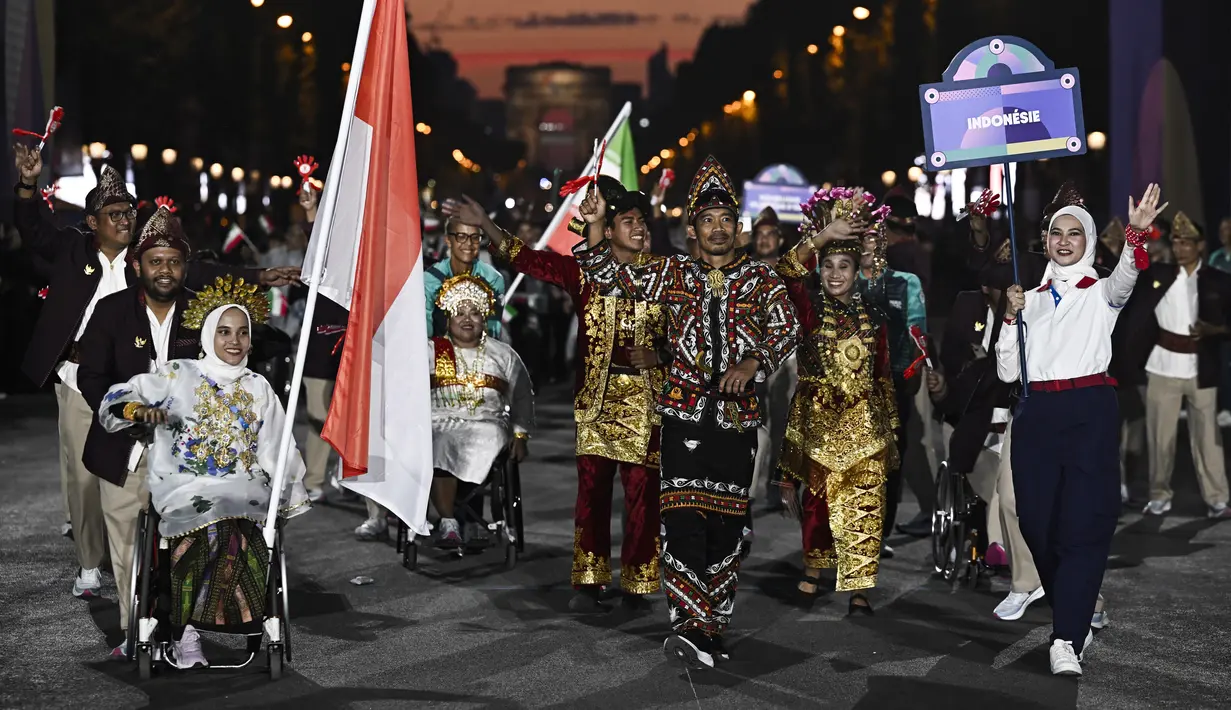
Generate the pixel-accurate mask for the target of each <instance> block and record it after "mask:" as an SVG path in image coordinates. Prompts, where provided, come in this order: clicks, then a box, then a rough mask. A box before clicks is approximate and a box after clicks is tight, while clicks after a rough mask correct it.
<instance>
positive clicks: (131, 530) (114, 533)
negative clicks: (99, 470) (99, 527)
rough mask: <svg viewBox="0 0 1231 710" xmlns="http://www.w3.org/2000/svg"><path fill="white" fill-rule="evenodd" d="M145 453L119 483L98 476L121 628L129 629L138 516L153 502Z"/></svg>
mask: <svg viewBox="0 0 1231 710" xmlns="http://www.w3.org/2000/svg"><path fill="white" fill-rule="evenodd" d="M147 459H148V457H147V456H142V457H141V462H140V463H139V464H137V470H136V471H131V472H129V474H128V475H127V476H125V477H124V485H122V486H117V485H115V484H114V483H108V482H107V481H104V480H102V479H99V481H98V485H99V487H100V490H99V493H100V497H101V499H102V508H103V517H104V518H105V519H106V521H107V544H108V545H110V547H111V568H112V569H113V570H115V586H116V590H117V592H118V593H117V595H116V603H117V604H118V605H119V607H120V628H122V629H124V630H125V632H127V630H128V611H129V606H130V605H131V603H132V593H133V590H132V572H133V567H132V566H133V549H134V547H135V545H136V541H137V515H138V514H139V513H140V512H141V509H142V508H144V507H145V506H146V505H148V504H149V502H150V492H149V487H148V476H147V469H146V461H147Z"/></svg>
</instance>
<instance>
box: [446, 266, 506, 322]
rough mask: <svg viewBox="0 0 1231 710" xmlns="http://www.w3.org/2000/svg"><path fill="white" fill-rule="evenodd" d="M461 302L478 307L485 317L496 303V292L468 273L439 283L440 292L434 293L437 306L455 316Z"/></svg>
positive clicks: (490, 312)
mask: <svg viewBox="0 0 1231 710" xmlns="http://www.w3.org/2000/svg"><path fill="white" fill-rule="evenodd" d="M463 303H470V304H473V305H474V306H476V307H478V309H479V310H480V311H482V313H483V316H484V317H485V318H486V317H487V316H489V315H491V314H492V309H493V308H494V307H495V305H496V294H495V293H494V292H493V291H492V287H491V286H488V285H487V283H486V282H485V281H483V279H480V278H478V277H477V276H471V275H470V274H461V275H459V276H454V277H452V278H450V279H448V280H447V281H445V282H444V283H443V284H441V286H440V293H438V294H436V306H437V307H438V308H440V309H441V310H442V311H444V312H445V313H448V314H449V315H451V316H455V315H457V312H458V310H459V309H460V308H461V306H462V304H463Z"/></svg>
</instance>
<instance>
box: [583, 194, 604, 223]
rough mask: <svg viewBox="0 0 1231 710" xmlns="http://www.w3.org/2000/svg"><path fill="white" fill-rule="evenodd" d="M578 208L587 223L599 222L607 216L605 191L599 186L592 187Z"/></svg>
mask: <svg viewBox="0 0 1231 710" xmlns="http://www.w3.org/2000/svg"><path fill="white" fill-rule="evenodd" d="M577 210H578V211H579V212H581V218H582V219H584V220H585V221H586V224H597V223H599V222H602V221H603V219H604V218H605V217H606V216H607V200H605V199H603V193H601V192H599V190H598V188H597V187H591V188H590V189H589V190H588V191H587V192H586V196H585V198H584V199H582V201H581V205H580V206H579V207H578V208H577Z"/></svg>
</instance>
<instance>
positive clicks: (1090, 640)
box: [1077, 629, 1094, 661]
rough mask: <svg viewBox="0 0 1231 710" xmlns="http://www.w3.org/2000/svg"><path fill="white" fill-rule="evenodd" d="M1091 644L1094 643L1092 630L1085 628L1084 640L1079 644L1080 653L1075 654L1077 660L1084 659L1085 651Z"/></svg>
mask: <svg viewBox="0 0 1231 710" xmlns="http://www.w3.org/2000/svg"><path fill="white" fill-rule="evenodd" d="M1093 645H1094V632H1093V631H1091V630H1090V629H1086V640H1085V641H1083V642H1082V644H1081V653H1079V654H1077V660H1078V661H1084V660H1085V658H1086V651H1089V650H1090V647H1091V646H1093Z"/></svg>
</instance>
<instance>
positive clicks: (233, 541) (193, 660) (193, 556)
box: [98, 277, 308, 668]
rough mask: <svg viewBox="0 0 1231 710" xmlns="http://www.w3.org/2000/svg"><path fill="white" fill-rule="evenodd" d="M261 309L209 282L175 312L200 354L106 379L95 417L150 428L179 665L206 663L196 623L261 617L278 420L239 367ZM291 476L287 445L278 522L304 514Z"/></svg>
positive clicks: (232, 628) (246, 292) (240, 292)
mask: <svg viewBox="0 0 1231 710" xmlns="http://www.w3.org/2000/svg"><path fill="white" fill-rule="evenodd" d="M268 312H269V307H268V304H267V302H266V300H265V296H264V294H263V293H260V292H259V291H258V290H257V287H256V286H254V285H245V284H244V283H243V281H242V280H241V281H239V282H232V281H231V280H230V278H229V277H228V278H226V279H225V280H224V279H219V280H218V282H217V284H216V285H215V286H212V287H208V288H206V289H204V290H202V291H201V292H200V293H199V294H198V295H197V297H196V298H195V299H194V300H193V301H192V302H191V303H190V304H189V307H188V310H187V311H186V312H185V314H184V319H183V320H184V324H185V325H186V326H187V327H190V328H194V329H195V328H200V330H201V349H202V351H203V352H204V354H203V355H202V357H201V359H199V360H172V361H171V362H169V363H167V364H166V365H164V366H162V367H160V368H159V369H158V370H157V371H156V372H153V373H150V374H147V375H138V376H136V377H134V378H132V379H131V380H129V381H128V382H124V383H120V384H117V385H115V386H113V387H112V388H111V389H110V390H109V391H108V392H107V394H106V396H105V397H104V399H103V405H102V406H101V407H99V410H98V416H99V421H100V422H101V423H102V425H103V426H104V427H105V428H106V430H107V431H108V432H118V431H120V430H123V429H128V428H130V427H134V426H139V425H147V426H152V428H153V443H152V444H151V446H150V449H149V453H148V460H149V490H150V504H151V505H152V506H153V511H154V513H156V514H157V516H158V520H159V521H160V522H159V524H158V534H159V535H160V536H161V537H162V538H163V540H164V541H165V543H166V549H168V550H169V552H170V555H169V568H170V569H169V573H170V574H169V590H166V589H164V590H162V591H163V592H164V595H165V594H166V592H167V591H169V593H170V600H169V601H170V604H169V608H168V609H167V611H168V612H169V618H166V617H164V619H165V621H166V622H167V623H169V626H170V635H171V639H172V640H173V641H174V642H175V643H173V644H172V647H171V649H170V653H172V654H173V656H174V657H173V658H172V659H171V661H172V662H173V664H174V665H176V666H178V667H180V668H192V667H196V666H208V665H209V664H208V661H206V659H205V655H204V654H203V653H202V651H201V642H200V637H199V635H198V633H197V628H206V629H212V630H219V631H224V632H228V633H248V632H256V633H259V632H260V630H261V622H262V620H263V618H264V615H265V612H266V609H265V607H266V601H267V594H266V569H267V566H268V564H269V559H270V558H269V550H268V549H267V547H266V545H265V540H264V538H263V537H262V534H261V526H262V523H263V522H264V520H265V515H266V510H267V509H268V506H269V498H270V495H271V491H270V477H271V475H272V472H273V471H274V467H275V466H276V463H277V457H278V452H279V447H280V444H281V436H282V428H283V425H284V422H285V417H286V414H285V412H284V411H283V409H282V403H281V401H280V400H279V399H278V397H277V395H276V393H275V392H274V390H273V388H272V387H271V386H270V384H269V383H268V382H267V381H266V380H265V378H263V377H261V376H260V375H258V374H256V373H254V372H252V371H251V370H249V369H248V368H247V367H246V365H247V359H248V353H249V350H250V349H251V344H252V343H251V336H250V329H251V327H252V324H253V323H254V322H255V323H260V322H262V321H263V320H264V319H265V317H266V316H267V315H268ZM303 474H304V464H303V461H302V460H301V459H300V457H299V453H298V451H297V450H296V449H295V447H294V446H292V447H291V459H290V461H289V463H288V471H287V485H286V487H285V488H284V489H283V491H282V492H281V511H282V515H283V516H286V517H290V516H293V515H297V514H299V513H302V512H304V511H305V510H307V506H308V500H307V492H306V491H305V490H304V487H303V484H302V478H303ZM167 571H168V570H165V569H164V570H162V572H163V579H164V580H166V579H167V578H168V575H167V574H166V572H167ZM121 603H126V602H124V601H121Z"/></svg>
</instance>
